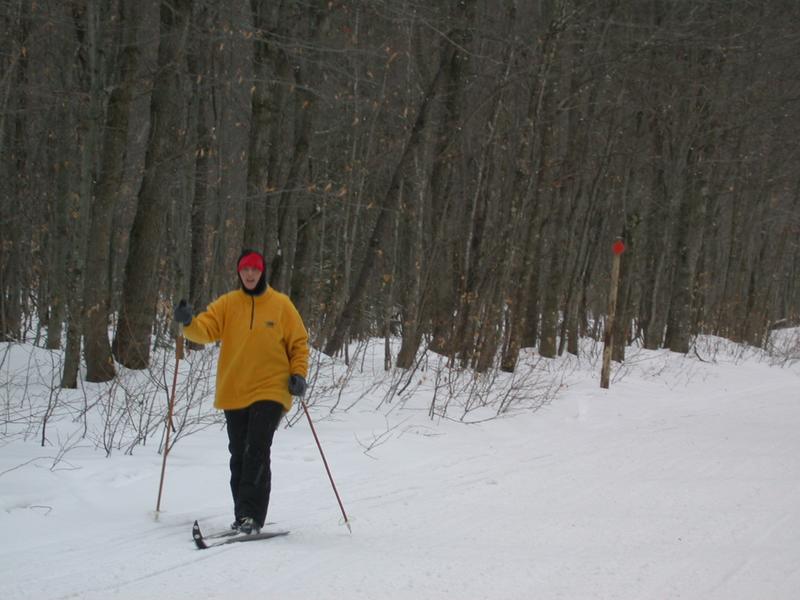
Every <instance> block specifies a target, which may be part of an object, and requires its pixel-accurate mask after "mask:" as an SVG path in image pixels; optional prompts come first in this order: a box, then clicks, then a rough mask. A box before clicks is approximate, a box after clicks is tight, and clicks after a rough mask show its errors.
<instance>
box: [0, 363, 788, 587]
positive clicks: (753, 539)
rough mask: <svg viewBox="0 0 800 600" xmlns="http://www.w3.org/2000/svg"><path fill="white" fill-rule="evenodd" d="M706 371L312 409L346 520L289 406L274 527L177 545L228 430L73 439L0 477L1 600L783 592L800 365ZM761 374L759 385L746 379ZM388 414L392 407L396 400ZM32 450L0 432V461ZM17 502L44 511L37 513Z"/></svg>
mask: <svg viewBox="0 0 800 600" xmlns="http://www.w3.org/2000/svg"><path fill="white" fill-rule="evenodd" d="M696 368H697V369H698V370H700V369H702V370H703V372H704V373H705V377H704V378H703V380H702V381H695V382H692V381H689V382H688V383H684V384H675V385H672V384H670V385H664V383H663V382H661V381H659V379H657V378H639V379H637V378H636V377H634V376H628V377H627V378H626V379H625V380H623V381H621V382H619V383H616V384H612V389H611V390H610V391H601V390H599V389H598V388H597V382H596V380H595V376H594V374H592V375H591V378H590V377H589V376H587V377H585V378H584V379H577V380H576V381H574V382H573V383H572V384H571V385H570V387H569V388H568V389H567V390H565V391H564V392H563V393H562V394H561V395H560V396H559V397H558V398H557V400H556V401H555V402H554V403H553V404H552V405H551V406H548V407H545V408H543V409H541V410H540V411H538V412H536V413H533V414H521V415H517V416H514V417H513V418H506V419H498V420H494V421H489V422H485V423H481V424H479V425H471V426H466V425H462V424H458V423H451V422H446V421H441V422H433V423H432V422H431V421H429V420H427V419H425V418H424V412H422V413H421V414H422V415H423V416H416V415H413V419H414V420H412V424H414V423H416V424H418V425H419V426H420V429H419V431H427V432H430V431H432V430H433V431H435V432H436V433H437V434H439V435H425V434H420V435H413V434H404V435H402V436H399V437H395V438H392V439H390V440H389V441H387V442H386V443H384V444H382V445H380V446H378V447H376V448H373V449H372V450H371V451H370V452H369V456H367V455H366V454H365V453H364V449H363V448H362V447H361V446H360V445H359V443H357V441H356V438H359V439H369V437H370V433H373V434H374V432H375V431H381V429H382V428H386V421H385V419H384V416H383V415H381V414H379V413H376V412H372V411H360V412H355V411H354V412H351V413H348V414H347V415H344V416H341V417H338V418H337V419H325V415H324V414H321V415H319V419H320V420H319V422H318V430H319V434H320V437H321V440H322V443H323V447H324V449H325V451H326V455H327V457H328V460H329V462H330V465H331V469H332V471H333V474H334V477H335V478H336V482H337V485H338V486H339V490H340V493H341V495H342V500H343V502H344V504H345V508H346V509H347V511H348V513H349V515H350V517H351V521H352V528H353V533H352V534H350V533H348V531H347V528H346V527H344V526H343V525H342V522H341V521H342V520H341V514H340V513H339V510H338V505H337V504H336V500H335V497H334V495H333V493H332V491H331V489H330V486H329V483H328V480H327V478H326V475H325V472H324V469H323V467H322V464H321V462H320V460H319V456H318V454H317V449H316V447H315V446H314V443H313V439H312V438H311V436H310V433H309V431H308V430H307V427H305V424H303V423H301V424H298V425H297V426H295V427H293V428H291V429H288V430H286V429H282V430H280V431H279V432H278V435H277V436H276V439H275V445H274V447H273V481H274V486H275V489H274V490H273V496H272V502H271V508H270V519H274V520H275V521H277V523H276V525H275V527H276V528H280V529H284V528H285V529H289V530H291V534H290V535H289V536H288V537H284V538H276V539H272V540H268V541H264V542H254V543H252V544H232V545H229V546H224V547H219V548H212V549H209V550H205V551H198V550H195V549H194V545H193V543H192V540H191V535H190V531H191V523H192V521H193V520H194V519H195V518H198V519H200V522H201V526H202V527H203V529H204V531H205V532H207V533H210V532H212V531H214V530H216V529H218V528H222V527H225V526H226V525H227V523H228V522H229V521H230V518H231V515H230V514H229V511H230V508H229V504H230V502H229V498H228V495H229V491H228V487H227V456H226V441H225V439H224V432H222V431H220V430H215V429H212V430H207V431H204V432H201V433H197V434H195V435H193V436H191V437H189V438H185V439H184V440H181V441H180V442H179V444H178V445H177V446H176V447H175V450H174V451H173V453H172V454H171V455H170V463H169V467H168V471H167V482H166V492H165V498H164V506H165V510H164V512H163V513H162V514H161V515H160V517H159V519H158V520H157V521H156V520H154V518H153V515H152V512H151V511H152V505H153V504H154V501H155V492H156V491H157V484H158V475H159V470H160V457H158V456H156V455H155V453H154V452H153V451H152V449H147V448H145V449H139V450H138V451H137V453H136V454H135V455H134V456H133V457H123V456H112V457H111V458H110V459H106V458H102V457H100V456H99V453H97V452H92V451H89V450H86V451H82V453H81V454H79V455H76V456H74V457H70V461H71V462H72V463H75V464H78V465H80V468H79V469H77V470H70V471H49V470H48V469H47V468H46V467H44V466H38V467H37V466H36V465H35V464H34V465H31V466H28V467H25V468H21V469H17V470H14V471H11V472H9V473H6V474H5V475H4V476H2V477H0V509H2V511H0V528H2V530H3V532H4V534H3V536H2V541H0V570H1V571H2V573H0V575H2V576H0V598H3V599H4V600H51V599H60V600H67V599H70V600H71V599H80V600H100V599H119V600H132V599H139V598H142V599H145V598H170V599H180V598H187V599H188V598H192V599H193V600H196V599H197V598H210V599H214V598H220V599H222V598H225V599H230V598H236V599H243V600H248V599H250V598H253V599H255V598H264V597H276V598H281V600H295V599H296V600H312V599H316V598H319V599H322V598H326V599H328V598H347V599H370V600H376V599H384V598H385V599H406V598H407V599H411V598H415V599H416V598H434V599H436V598H463V599H466V600H472V599H475V600H478V599H483V598H492V599H495V598H497V599H508V600H516V599H520V600H522V599H523V598H524V599H528V598H537V599H575V600H584V599H592V598H597V599H603V600H606V599H619V600H643V599H657V600H661V599H672V598H680V599H684V600H685V599H690V600H760V599H763V600H796V599H797V598H798V597H800V566H798V564H799V563H800V510H798V506H800V443H798V440H800V434H798V431H800V427H798V425H800V371H799V370H798V369H797V368H784V369H778V368H769V367H766V366H765V365H762V364H759V363H753V364H751V363H747V364H746V365H733V366H731V365H727V366H726V365H705V364H702V365H700V364H698V365H697V366H696ZM762 383H763V385H762ZM397 418H398V420H405V419H407V418H408V416H407V415H403V414H401V415H398V417H397ZM37 452H38V450H37V449H36V448H35V447H32V445H31V444H30V443H28V444H23V443H21V442H13V443H11V444H9V445H8V446H6V447H5V448H4V449H3V453H2V454H0V471H4V470H6V469H9V468H11V467H13V466H14V465H16V464H19V463H22V462H24V461H25V460H27V459H29V458H30V457H31V456H37V454H36V453H37ZM33 506H38V507H43V508H39V509H34V508H33Z"/></svg>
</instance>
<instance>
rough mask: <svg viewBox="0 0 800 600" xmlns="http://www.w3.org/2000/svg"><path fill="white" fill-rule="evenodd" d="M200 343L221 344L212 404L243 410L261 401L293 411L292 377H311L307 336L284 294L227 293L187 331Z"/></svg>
mask: <svg viewBox="0 0 800 600" xmlns="http://www.w3.org/2000/svg"><path fill="white" fill-rule="evenodd" d="M183 333H184V335H185V336H186V338H187V339H189V340H191V341H193V342H196V343H198V344H208V343H211V342H216V341H218V340H220V341H221V342H222V345H221V349H220V354H219V364H218V365H217V390H216V395H215V400H214V406H215V407H216V408H219V409H222V410H233V409H237V408H245V407H247V406H250V405H251V404H252V403H253V402H256V401H258V400H275V401H276V402H280V403H281V404H283V406H284V408H285V409H286V410H289V409H290V408H291V407H292V396H291V394H290V393H289V389H288V385H289V376H290V375H302V376H303V377H306V376H307V374H308V333H307V332H306V328H305V326H304V325H303V320H302V318H301V317H300V314H299V313H298V312H297V309H296V308H295V306H294V304H292V301H291V300H290V299H289V297H288V296H287V295H286V294H281V293H280V292H277V291H275V290H273V289H272V288H270V287H267V289H266V290H265V291H264V293H263V294H261V295H260V296H250V295H248V294H246V293H244V291H242V290H241V289H238V290H235V291H233V292H228V293H227V294H224V295H222V296H220V297H219V298H217V299H216V300H215V301H214V302H212V303H211V304H209V306H208V309H207V310H206V311H205V312H203V313H200V314H199V315H197V316H196V317H194V318H193V319H192V322H191V323H189V325H187V326H185V327H184V328H183Z"/></svg>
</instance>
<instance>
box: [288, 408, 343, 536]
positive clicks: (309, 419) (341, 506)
mask: <svg viewBox="0 0 800 600" xmlns="http://www.w3.org/2000/svg"><path fill="white" fill-rule="evenodd" d="M300 404H301V405H302V407H303V412H304V413H306V419H308V425H309V426H310V427H311V433H313V434H314V441H315V442H317V448H318V449H319V455H320V456H321V457H322V464H324V465H325V471H326V472H327V473H328V479H330V481H331V487H332V488H333V493H334V494H335V495H336V501H337V502H338V503H339V508H340V509H341V511H342V516H343V517H344V524H345V525H347V530H348V531H349V532H350V533H353V529H352V527H350V521H349V520H348V519H347V513H346V512H345V511H344V505H343V504H342V499H341V498H340V497H339V491H338V490H337V489H336V484H335V483H334V482H333V475H331V470H330V467H328V461H327V460H325V453H324V452H323V451H322V444H320V443H319V437H317V430H316V429H315V428H314V423H313V422H312V421H311V415H309V414H308V407H307V406H306V403H305V401H304V400H303V399H302V398H300Z"/></svg>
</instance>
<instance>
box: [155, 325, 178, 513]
mask: <svg viewBox="0 0 800 600" xmlns="http://www.w3.org/2000/svg"><path fill="white" fill-rule="evenodd" d="M182 358H183V336H182V335H178V337H177V338H175V373H173V375H172V393H171V394H170V397H169V406H168V408H167V423H166V425H167V433H166V438H165V440H164V457H163V459H162V461H161V480H160V481H159V482H158V500H157V501H156V517H158V513H159V511H160V510H161V492H162V491H163V490H164V474H165V473H166V470H167V454H169V434H170V432H171V431H172V412H173V409H174V408H175V389H176V387H177V384H178V365H179V364H180V362H181V359H182Z"/></svg>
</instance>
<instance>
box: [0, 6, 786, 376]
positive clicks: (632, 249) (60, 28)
mask: <svg viewBox="0 0 800 600" xmlns="http://www.w3.org/2000/svg"><path fill="white" fill-rule="evenodd" d="M0 28H2V33H1V34H0V288H2V296H0V302H2V304H0V341H5V342H15V341H22V340H24V341H28V342H30V341H33V342H34V343H36V344H37V345H39V346H42V347H46V348H50V349H63V352H64V361H63V373H62V375H61V385H62V386H63V387H67V388H71V387H76V385H77V384H78V381H79V377H83V378H85V380H86V381H92V382H102V381H109V380H111V379H113V378H114V377H115V374H116V373H117V371H118V370H119V369H120V367H121V366H122V367H125V368H129V369H144V368H147V367H148V364H149V361H150V359H151V353H152V351H153V347H154V346H155V345H162V346H169V345H170V344H173V343H174V337H175V336H176V335H177V333H178V332H177V330H176V328H175V325H174V323H173V321H172V309H173V306H174V304H176V303H177V301H178V300H179V299H181V298H187V299H189V301H190V303H191V304H192V305H193V307H194V308H195V311H197V310H202V309H203V307H204V306H205V305H206V304H207V303H208V302H209V301H210V300H212V299H213V298H215V297H216V296H217V295H219V294H221V293H223V292H225V291H227V290H229V289H232V288H233V287H235V286H236V285H237V280H236V269H235V263H236V257H237V256H238V255H239V253H240V251H241V249H242V248H243V247H248V248H254V249H257V250H259V251H262V252H263V253H264V254H265V256H266V257H267V261H268V268H267V271H268V277H269V283H270V285H271V286H273V287H274V288H275V289H277V290H279V291H281V292H284V293H286V294H289V295H290V296H291V298H292V299H293V301H294V302H295V304H296V305H297V307H298V310H299V311H300V313H301V315H302V316H303V319H304V320H305V323H306V326H307V328H308V330H309V333H310V336H311V342H312V344H313V346H314V347H315V348H316V349H317V350H319V351H320V352H323V353H324V354H326V355H329V356H336V355H344V356H345V358H347V357H346V352H347V346H348V343H350V342H351V341H353V340H358V339H365V338H385V339H387V340H389V339H392V340H394V341H395V342H396V343H395V344H393V345H392V344H389V343H388V342H387V346H386V348H387V350H386V356H385V366H386V368H387V369H388V368H395V367H396V368H399V369H410V368H412V367H413V366H414V364H415V361H416V360H417V356H418V355H419V354H420V352H421V351H423V350H426V351H427V350H429V351H433V352H436V353H439V354H441V355H444V356H447V357H450V359H451V361H452V364H454V365H458V366H461V367H466V368H471V369H474V370H475V371H477V372H479V373H480V372H485V371H487V370H495V369H500V370H503V371H509V372H511V371H513V370H514V369H515V366H516V365H517V361H518V360H519V356H520V352H521V350H522V349H524V348H533V349H535V351H536V352H537V353H538V354H539V355H541V356H542V357H555V356H557V355H559V354H562V353H564V352H569V353H577V352H578V341H579V340H580V339H581V338H582V337H585V336H590V337H594V338H600V337H602V335H603V331H604V326H605V323H606V316H607V310H608V303H609V293H610V290H609V288H610V279H611V278H610V272H611V261H612V253H611V247H612V244H613V243H614V242H615V241H617V240H622V241H624V243H625V245H626V251H625V253H624V254H623V255H622V258H621V271H620V284H619V291H618V294H617V298H616V300H617V310H616V318H617V320H618V321H617V322H618V323H619V326H618V327H617V328H615V358H616V359H617V360H623V359H624V347H625V345H626V344H630V343H633V342H637V343H640V344H641V345H642V346H644V347H646V348H648V349H657V348H669V349H670V350H672V351H674V352H681V353H686V352H688V351H689V350H690V349H691V347H692V342H693V339H694V338H695V336H697V335H699V334H712V335H717V336H721V337H724V338H728V339H730V340H733V341H735V342H742V343H746V344H749V345H754V346H761V345H763V344H764V343H765V340H766V339H767V337H768V335H769V333H770V331H771V330H773V329H774V328H776V327H781V326H784V325H795V326H796V325H798V324H800V169H799V168H798V165H799V164H800V152H799V151H800V60H799V58H800V3H798V2H796V0H758V1H754V0H529V1H523V0H502V1H498V0H435V1H420V0H393V1H391V2H386V1H384V0H247V1H244V0H231V1H227V2H217V1H212V0H194V1H193V0H162V1H159V0H35V1H34V0H0ZM393 348H394V349H396V351H393V350H392V349H393Z"/></svg>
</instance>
